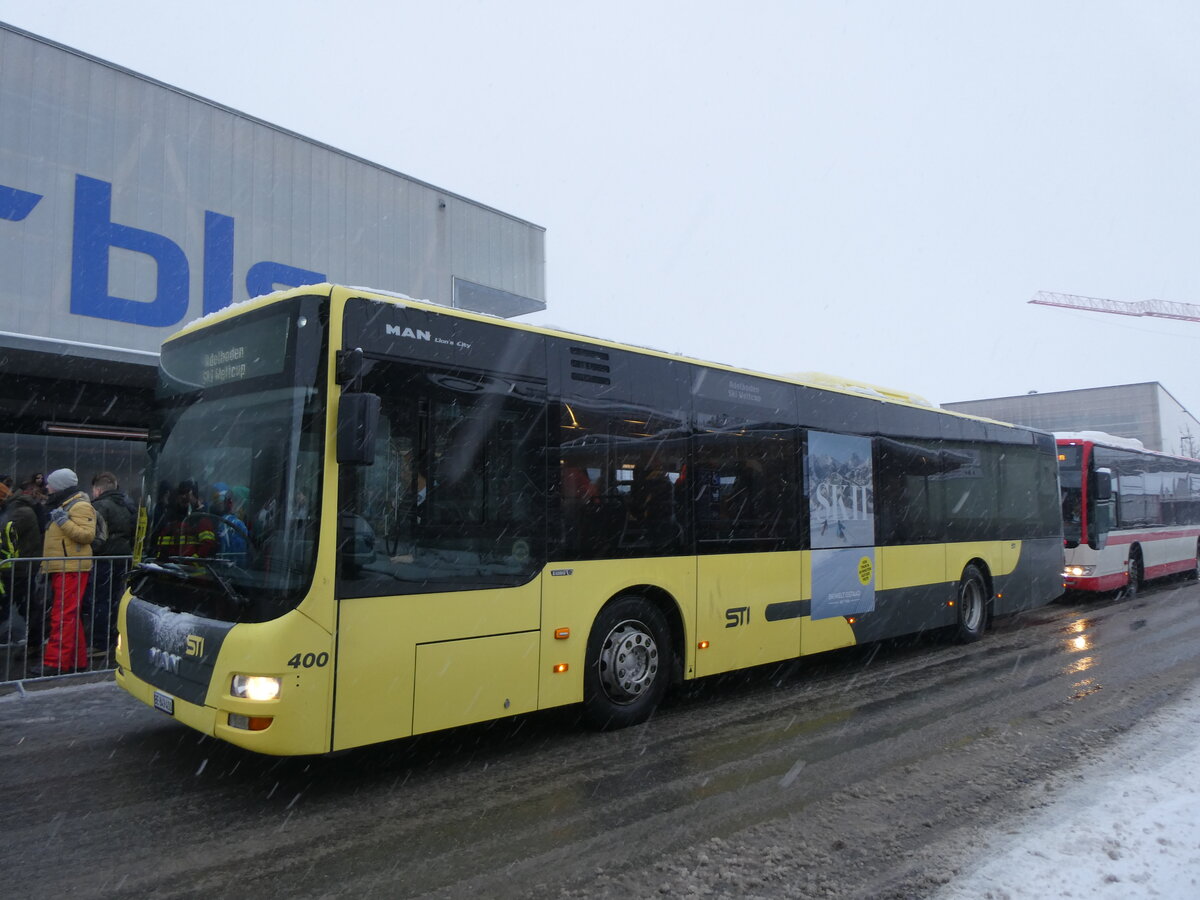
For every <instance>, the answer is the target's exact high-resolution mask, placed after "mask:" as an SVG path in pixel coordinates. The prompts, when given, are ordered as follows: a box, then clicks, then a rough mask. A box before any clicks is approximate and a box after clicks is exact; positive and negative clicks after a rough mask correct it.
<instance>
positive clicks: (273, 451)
mask: <svg viewBox="0 0 1200 900" xmlns="http://www.w3.org/2000/svg"><path fill="white" fill-rule="evenodd" d="M273 320H275V321H273ZM262 322H265V323H269V327H266V328H265V329H262V328H260V329H259V332H258V333H259V335H261V336H262V337H264V338H267V339H269V342H270V344H271V346H270V347H269V348H267V350H268V352H269V354H271V355H272V356H273V357H274V359H273V361H271V362H270V363H269V364H266V365H263V364H262V362H261V360H262V358H263V357H264V356H266V355H268V354H267V352H264V353H261V354H260V353H257V352H256V349H255V348H254V347H253V346H251V347H249V348H246V347H244V346H242V345H244V344H246V343H251V344H252V343H253V341H254V340H255V331H254V329H252V328H246V327H243V328H241V329H239V330H238V332H237V333H236V334H235V333H232V332H230V333H228V334H226V335H222V334H221V333H220V332H218V334H217V335H209V334H204V333H202V334H201V336H200V337H199V338H198V339H196V340H194V341H192V342H191V343H183V344H181V345H180V346H179V347H172V346H171V345H168V347H166V348H164V351H163V371H164V378H163V384H162V385H161V387H160V403H161V405H160V408H159V415H160V421H159V429H160V431H159V435H158V436H157V437H158V440H157V441H156V442H155V443H154V444H153V446H152V451H151V453H152V460H151V465H150V466H149V467H148V469H147V475H146V477H147V482H146V486H145V487H146V490H145V495H146V497H147V499H148V502H149V509H148V515H147V526H146V531H145V540H144V543H143V545H142V564H141V566H140V567H139V568H138V570H137V572H136V574H135V576H134V583H133V587H134V592H135V593H136V594H137V595H138V596H139V597H140V598H141V599H143V600H147V601H149V602H151V603H154V604H156V605H158V606H162V607H166V608H169V609H173V610H175V611H178V612H188V613H194V614H196V615H202V616H205V617H208V618H215V619H220V620H222V621H265V620H267V619H271V618H275V617H277V616H279V615H281V614H282V613H284V612H286V611H287V610H289V609H292V608H293V607H295V605H296V604H297V603H299V602H300V600H301V599H303V597H304V595H305V593H306V591H307V589H308V586H309V584H310V582H311V579H312V572H313V567H314V564H315V559H316V551H317V521H318V516H317V513H318V509H319V504H320V500H321V466H322V463H323V440H324V427H325V416H324V409H325V404H324V399H323V392H322V391H321V390H319V389H318V387H316V385H317V384H319V383H320V382H319V379H318V378H317V370H318V369H319V368H320V366H319V365H318V363H317V360H318V359H319V354H317V353H307V354H305V353H297V352H296V349H297V345H298V344H299V345H300V347H301V350H302V349H303V341H299V340H297V336H296V332H297V330H299V329H302V327H303V325H304V324H306V319H305V317H304V316H302V315H301V316H297V315H295V313H294V311H293V312H291V313H289V314H286V315H279V314H276V315H275V316H274V317H272V318H271V319H264V320H262ZM309 330H310V331H312V332H316V331H317V329H309ZM277 339H279V340H278V343H277ZM231 341H233V342H236V343H238V346H237V347H236V348H235V349H233V350H230V349H228V347H227V346H226V345H228V344H230V342H231ZM220 348H224V349H220ZM239 354H241V355H242V356H246V357H247V358H250V359H252V360H253V362H252V363H251V368H250V369H249V370H248V371H250V373H251V374H250V375H248V376H244V377H238V375H237V374H236V373H235V374H234V375H233V376H232V377H230V378H227V379H225V383H218V384H213V385H212V386H209V387H202V388H201V389H199V390H191V391H186V390H181V388H180V382H179V381H178V380H177V379H172V378H170V377H168V376H167V375H166V373H168V372H174V373H178V372H181V371H192V372H197V371H201V373H202V370H200V369H197V368H196V367H197V366H203V365H205V364H209V363H211V364H212V365H215V366H220V367H222V371H223V372H227V370H228V368H229V365H230V363H229V360H230V359H231V358H233V359H235V360H236V358H237V357H238V355H239ZM298 357H307V358H308V359H307V361H305V359H303V358H299V359H298ZM197 360H200V361H201V362H197ZM189 365H190V366H191V368H190V369H189ZM235 365H237V363H235ZM255 365H257V366H258V367H259V368H257V369H255V368H253V366H255ZM202 374H203V373H202ZM196 380H200V381H203V382H208V383H211V382H212V380H213V379H212V377H211V376H208V375H204V376H203V378H197V379H196ZM219 380H221V379H218V381H219ZM297 381H299V382H301V383H299V384H298V383H296V382H297ZM287 382H291V383H290V384H288V383H287Z"/></svg>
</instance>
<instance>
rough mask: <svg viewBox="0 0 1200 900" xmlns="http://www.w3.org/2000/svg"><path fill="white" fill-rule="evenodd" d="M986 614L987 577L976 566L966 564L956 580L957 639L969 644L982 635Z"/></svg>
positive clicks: (985, 625) (985, 624)
mask: <svg viewBox="0 0 1200 900" xmlns="http://www.w3.org/2000/svg"><path fill="white" fill-rule="evenodd" d="M987 614H988V589H987V579H986V578H984V577H983V573H982V572H981V571H979V567H978V566H976V565H974V564H971V565H968V566H967V567H966V568H965V569H963V573H962V578H961V579H959V582H958V628H957V631H956V635H957V637H958V640H959V641H960V642H961V643H964V644H969V643H971V642H973V641H977V640H979V639H980V638H981V637H983V631H984V629H985V628H986V627H987Z"/></svg>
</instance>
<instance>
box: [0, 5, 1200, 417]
mask: <svg viewBox="0 0 1200 900" xmlns="http://www.w3.org/2000/svg"><path fill="white" fill-rule="evenodd" d="M0 20H3V21H6V22H8V23H10V24H13V25H16V26H17V27H20V28H24V29H27V30H29V31H32V32H34V33H36V34H40V35H42V36H45V37H48V38H51V39H52V40H56V41H59V42H60V43H63V44H66V45H68V46H71V47H75V48H78V49H80V50H84V51H86V52H88V53H92V54H94V55H96V56H100V57H102V58H104V59H107V60H110V61H112V62H115V63H117V64H119V65H122V66H125V67H127V68H130V69H133V70H135V71H137V72H141V73H143V74H145V75H149V76H151V77H153V78H157V79H160V80H162V81H165V82H168V83H170V84H173V85H176V86H178V87H180V88H183V89H185V90H188V91H191V92H193V93H196V94H199V95H201V96H204V97H207V98H209V99H211V100H214V101H217V102H218V103H222V104H225V105H228V106H231V107H234V108H236V109H239V110H241V111H243V112H246V113H249V114H251V115H253V116H257V117H259V118H262V119H265V120H267V121H269V122H273V123H275V124H277V125H280V126H282V127H284V128H288V129H291V130H293V131H296V132H299V133H300V134H303V135H305V136H308V137H311V138H314V139H316V140H319V141H322V142H325V143H328V144H331V145H333V146H335V147H338V148H340V149H342V150H345V151H348V152H350V153H354V154H357V155H359V156H363V157H365V158H367V159H370V160H372V161H374V162H377V163H380V164H382V165H384V166H387V167H390V168H393V169H396V170H399V171H401V172H404V173H405V174H407V175H410V176H412V177H415V178H418V179H421V180H423V181H427V182H430V183H432V184H435V185H437V186H439V187H442V188H444V189H446V190H450V191H453V192H455V193H458V194H461V195H464V196H467V197H469V198H471V199H473V200H477V201H479V202H481V203H485V204H488V205H490V206H494V207H496V208H498V209H501V210H503V211H505V212H508V213H511V214H513V215H515V216H518V217H520V218H523V219H526V220H529V221H532V222H535V223H537V224H538V225H542V226H544V227H545V228H546V229H547V235H546V248H547V250H546V252H547V263H546V267H547V292H548V293H547V300H548V306H549V308H548V310H547V311H546V312H545V313H541V314H538V315H536V316H534V317H532V318H530V319H527V320H529V321H535V322H539V323H544V324H555V325H561V326H564V327H567V328H571V329H574V330H577V331H582V332H585V333H588V334H593V335H597V336H600V337H607V338H612V339H616V340H622V341H629V342H632V343H639V344H645V345H650V346H654V347H659V348H661V349H664V350H669V351H678V352H683V353H686V354H688V355H690V356H697V357H700V358H702V359H710V360H714V361H718V362H725V363H730V364H734V365H739V366H745V367H748V368H753V369H758V370H762V371H766V372H805V371H822V372H829V373H834V374H838V375H843V376H847V377H851V378H855V379H859V380H863V381H868V382H874V383H878V384H884V385H888V386H891V387H896V388H902V389H905V390H911V391H914V392H916V393H919V394H923V395H924V396H926V397H928V398H929V399H930V400H932V401H934V402H938V403H943V402H948V401H955V400H969V399H977V398H982V397H996V396H1007V395H1012V394H1023V393H1026V392H1028V391H1032V390H1037V391H1042V392H1045V391H1056V390H1067V389H1072V388H1082V387H1093V386H1100V385H1110V384H1125V383H1131V382H1141V381H1159V382H1161V383H1162V384H1163V386H1164V387H1166V389H1167V390H1168V391H1170V392H1171V393H1172V394H1173V395H1174V396H1175V397H1176V398H1177V399H1178V400H1179V401H1180V402H1181V403H1183V404H1184V406H1186V407H1187V408H1188V409H1189V410H1190V411H1191V412H1192V413H1193V414H1197V415H1200V383H1198V381H1197V377H1196V373H1197V362H1196V357H1197V353H1196V349H1197V347H1200V323H1189V322H1174V321H1167V320H1155V319H1136V318H1128V317H1124V316H1113V315H1101V314H1096V313H1083V312H1076V311H1070V310H1061V309H1052V308H1048V307H1039V306H1031V305H1029V304H1028V301H1029V300H1030V299H1031V298H1032V296H1033V295H1034V293H1035V292H1036V291H1038V290H1055V291H1063V292H1067V293H1073V294H1083V295H1088V296H1093V297H1107V298H1113V299H1120V300H1141V299H1149V298H1159V299H1164V300H1176V301H1184V302H1191V303H1200V268H1198V266H1197V260H1198V257H1200V254H1198V252H1197V237H1198V235H1200V228H1198V224H1200V222H1198V220H1200V209H1198V204H1197V201H1198V199H1200V189H1198V188H1200V164H1198V163H1197V157H1198V155H1200V140H1198V137H1200V54H1198V53H1197V48H1198V47H1200V4H1196V3H1192V2H1156V0H1136V2H1052V0H1041V2H1005V3H995V4H990V5H989V6H988V7H986V8H985V4H980V3H963V2H960V0H946V2H885V0H878V2H858V3H833V2H826V3H816V2H792V3H784V2H757V3H736V4H735V3H714V2H707V0H691V2H666V3H656V2H652V0H642V2H623V0H616V2H614V0H610V2H607V3H604V4H599V3H593V4H582V3H571V2H567V0H542V2H534V0H504V2H499V0H498V2H492V3H484V2H465V0H439V2H438V3H416V2H407V0H390V2H384V0H379V2H374V3H373V2H366V0H339V2H337V3H329V2H314V0H289V2H277V0H254V2H246V0H238V2H229V0H209V2H205V3H202V4H194V3H188V4H184V3H163V2H161V0H158V2H140V0H138V2H133V0H112V2H108V3H78V2H55V0H39V2H37V3H30V2H28V0H0ZM380 287H387V288H390V289H393V290H401V291H403V290H404V286H403V285H380Z"/></svg>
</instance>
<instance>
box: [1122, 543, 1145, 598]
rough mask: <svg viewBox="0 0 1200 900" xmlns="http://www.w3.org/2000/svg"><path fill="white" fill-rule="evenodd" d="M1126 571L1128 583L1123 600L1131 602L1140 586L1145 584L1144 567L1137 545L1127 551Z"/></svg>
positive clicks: (1140, 549) (1140, 551) (1139, 548)
mask: <svg viewBox="0 0 1200 900" xmlns="http://www.w3.org/2000/svg"><path fill="white" fill-rule="evenodd" d="M1127 571H1128V574H1129V582H1128V583H1127V584H1126V585H1125V599H1126V600H1133V599H1135V598H1136V597H1137V595H1138V593H1139V592H1140V591H1141V589H1142V585H1143V584H1145V583H1146V566H1145V565H1144V564H1143V563H1142V548H1141V547H1139V546H1138V545H1137V544H1134V545H1133V546H1132V547H1131V548H1130V549H1129V565H1128V567H1127Z"/></svg>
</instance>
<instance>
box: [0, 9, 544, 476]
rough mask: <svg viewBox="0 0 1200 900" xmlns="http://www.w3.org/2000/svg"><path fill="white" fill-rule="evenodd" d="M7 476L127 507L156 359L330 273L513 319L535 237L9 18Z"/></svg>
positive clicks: (480, 208)
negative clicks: (110, 487)
mask: <svg viewBox="0 0 1200 900" xmlns="http://www.w3.org/2000/svg"><path fill="white" fill-rule="evenodd" d="M0 76H2V77H0V122H2V123H3V127H0V273H3V278H0V372H3V373H4V377H3V378H2V379H0V474H9V475H13V476H15V477H17V478H18V479H20V478H23V477H25V476H27V475H29V474H32V473H34V472H47V471H48V470H51V469H55V468H59V467H61V466H69V467H71V468H74V469H75V471H76V472H77V473H78V474H79V476H80V478H81V479H82V480H84V481H85V482H90V478H91V475H92V474H94V473H95V472H99V471H102V470H105V469H107V470H110V471H113V472H115V473H117V475H118V476H119V477H120V478H121V480H122V482H123V484H124V485H125V486H126V487H128V488H130V489H132V491H133V492H135V493H136V490H137V481H138V473H139V472H140V470H141V467H142V456H143V453H144V449H145V434H146V428H147V426H148V424H149V422H148V416H149V407H150V401H151V397H152V395H153V390H154V384H155V366H156V364H157V360H158V352H157V351H158V348H159V346H160V344H161V342H162V341H163V339H164V338H166V337H167V336H169V335H170V334H171V333H173V332H174V331H176V330H178V329H179V328H180V327H182V326H183V325H185V324H186V323H188V322H190V321H192V320H193V319H196V318H199V317H200V316H202V315H204V314H206V313H208V312H212V311H213V310H216V309H220V308H221V307H223V306H226V305H228V304H230V303H232V302H237V301H239V300H244V299H248V298H249V297H252V296H257V295H259V294H263V293H269V292H270V291H272V290H275V289H278V288H283V287H295V286H299V285H304V284H311V283H316V282H322V281H333V282H340V283H346V284H358V285H369V286H371V287H375V288H381V289H384V290H389V291H393V292H398V293H402V294H406V295H408V296H412V297H417V298H420V299H424V300H430V301H432V302H435V303H440V304H443V305H446V306H452V307H457V308H462V309H470V310H475V311H479V312H486V313H490V314H493V315H500V316H513V315H519V314H522V313H527V312H532V311H535V310H540V309H544V308H545V305H546V303H545V230H544V229H543V228H542V227H540V226H538V225H534V224H532V223H530V222H526V221H523V220H522V219H519V218H517V217H515V216H512V215H509V214H508V213H504V212H501V211H499V210H496V209H492V208H490V207H487V206H485V205H483V204H481V203H476V202H474V201H472V200H469V199H467V198H465V197H461V196H459V195H457V194H454V193H452V192H450V191H447V190H443V189H441V188H438V187H435V186H433V185H430V184H426V183H424V182H421V181H418V180H416V179H414V178H410V177H409V176H407V175H404V174H401V173H399V172H396V171H393V170H390V169H387V168H385V167H383V166H381V165H377V164H376V163H373V162H370V161H368V160H365V159H361V158H358V157H355V156H352V155H350V154H347V153H343V152H341V151H339V150H337V149H335V148H333V147H329V146H327V145H324V144H321V143H318V142H316V141H312V140H309V139H307V138H305V137H302V136H301V135H298V134H294V133H292V132H289V131H286V130H284V129H282V128H279V127H276V126H274V125H271V124H270V123H268V122H264V121H261V120H259V119H255V118H253V117H251V116H247V115H245V114H243V113H240V112H238V111H236V110H233V109H230V108H228V107H225V106H221V105H220V104H217V103H213V102H212V101H210V100H206V99H204V98H202V97H198V96H196V95H193V94H189V93H188V92H186V91H182V90H180V89H178V88H175V87H172V86H171V85H168V84H164V83H162V82H159V81H155V80H153V79H150V78H146V77H144V76H142V75H139V74H137V73H135V72H131V71H129V70H127V69H123V68H121V67H120V66H117V65H114V64H112V63H110V62H106V61H105V60H102V59H98V58H96V57H93V56H90V55H88V54H85V53H81V52H79V51H77V50H73V49H71V48H69V47H65V46H62V45H60V44H57V43H54V42H52V41H49V40H46V39H44V38H41V37H39V36H37V35H33V34H30V33H28V32H25V31H22V30H20V29H17V28H13V27H11V26H9V25H5V24H3V23H0Z"/></svg>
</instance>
